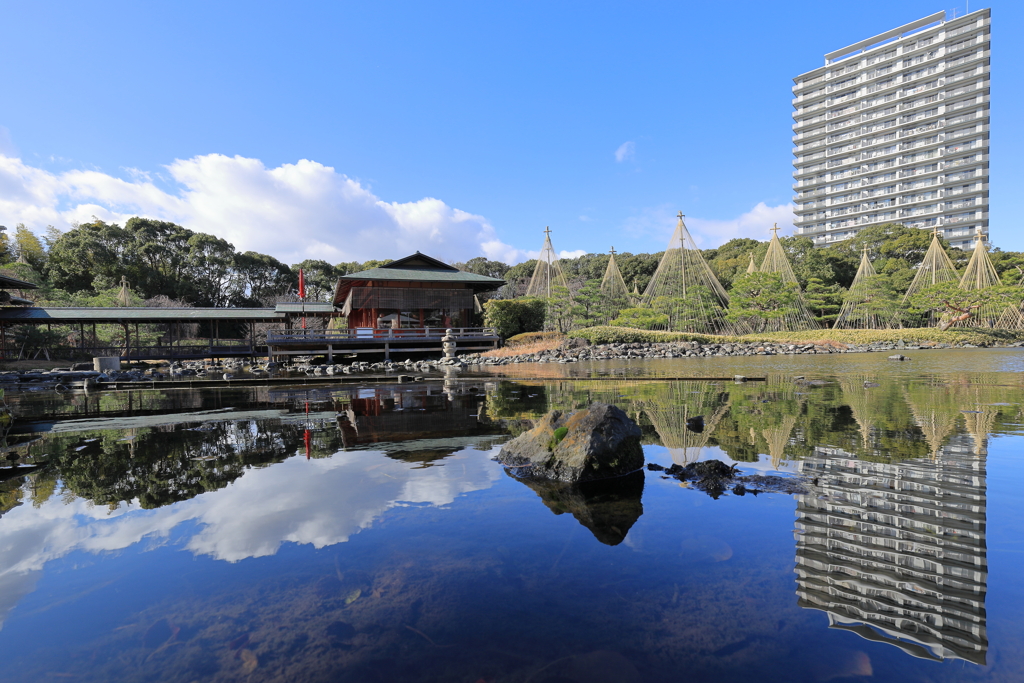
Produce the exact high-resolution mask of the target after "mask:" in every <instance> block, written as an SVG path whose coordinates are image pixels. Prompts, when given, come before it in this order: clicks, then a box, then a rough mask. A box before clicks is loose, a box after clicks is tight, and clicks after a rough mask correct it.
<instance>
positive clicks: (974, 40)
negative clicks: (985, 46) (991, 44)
mask: <svg viewBox="0 0 1024 683" xmlns="http://www.w3.org/2000/svg"><path fill="white" fill-rule="evenodd" d="M987 36H988V34H987V33H983V34H981V35H978V36H974V37H971V38H968V39H966V40H961V41H957V42H955V43H952V44H948V43H947V44H946V56H947V57H948V56H949V55H952V54H956V53H957V52H960V51H961V50H966V49H967V48H971V47H974V46H976V45H980V44H982V43H987V42H988V40H987Z"/></svg>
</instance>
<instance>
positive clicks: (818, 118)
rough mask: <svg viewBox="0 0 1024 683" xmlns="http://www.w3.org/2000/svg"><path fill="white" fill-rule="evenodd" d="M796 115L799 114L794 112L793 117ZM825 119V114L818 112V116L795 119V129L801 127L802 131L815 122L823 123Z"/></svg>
mask: <svg viewBox="0 0 1024 683" xmlns="http://www.w3.org/2000/svg"><path fill="white" fill-rule="evenodd" d="M796 116H797V113H796V112H793V117H794V118H795V117H796ZM824 120H825V115H824V114H818V115H817V116H812V117H811V118H809V119H800V120H799V121H795V122H794V123H793V130H794V131H795V130H797V129H800V130H801V131H802V130H803V129H804V128H805V127H807V126H813V125H814V124H816V123H821V122H822V121H824Z"/></svg>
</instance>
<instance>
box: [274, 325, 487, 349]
mask: <svg viewBox="0 0 1024 683" xmlns="http://www.w3.org/2000/svg"><path fill="white" fill-rule="evenodd" d="M447 329H451V331H452V335H453V336H454V337H455V339H456V340H459V339H497V338H498V333H497V332H495V331H494V329H492V328H490V327H453V328H444V327H412V328H405V329H398V330H394V329H375V328H372V327H357V328H354V329H345V330H313V329H308V330H302V329H291V330H284V331H274V330H268V331H267V344H270V345H276V344H289V343H291V344H304V343H331V342H362V341H381V342H385V341H406V340H408V341H413V340H423V339H429V340H435V341H441V339H442V337H444V335H445V333H446V332H447Z"/></svg>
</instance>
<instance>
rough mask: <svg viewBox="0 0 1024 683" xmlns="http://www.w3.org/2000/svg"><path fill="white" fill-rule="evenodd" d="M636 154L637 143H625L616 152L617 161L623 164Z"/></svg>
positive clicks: (630, 141)
mask: <svg viewBox="0 0 1024 683" xmlns="http://www.w3.org/2000/svg"><path fill="white" fill-rule="evenodd" d="M635 154H636V143H635V142H633V141H632V140H629V141H627V142H623V143H622V144H621V145H619V148H618V149H617V150H615V161H616V162H618V163H620V164H621V163H622V162H623V161H626V160H627V159H632V158H633V156H634V155H635Z"/></svg>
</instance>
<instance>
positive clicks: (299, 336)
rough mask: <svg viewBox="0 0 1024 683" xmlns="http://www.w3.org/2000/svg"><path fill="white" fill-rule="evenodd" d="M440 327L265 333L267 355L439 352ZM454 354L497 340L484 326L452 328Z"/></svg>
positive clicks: (489, 346)
mask: <svg viewBox="0 0 1024 683" xmlns="http://www.w3.org/2000/svg"><path fill="white" fill-rule="evenodd" d="M446 332H447V330H446V329H445V328H443V327H418V328H409V329H399V330H393V329H375V328H355V329H343V330H301V329H290V330H284V331H281V332H278V331H268V332H267V355H268V357H269V358H270V359H271V360H274V359H276V358H278V357H287V356H325V357H326V358H327V362H328V363H333V362H334V356H335V355H336V354H337V355H350V354H366V353H371V354H381V355H383V356H384V358H391V354H392V353H440V352H441V340H442V339H443V338H444V336H445V333H446ZM452 335H453V336H454V337H455V347H456V351H457V352H458V353H466V352H469V351H487V350H489V349H493V348H497V346H498V343H499V341H500V338H499V337H498V334H497V333H496V332H495V331H494V330H493V329H491V328H488V327H456V328H452Z"/></svg>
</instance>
